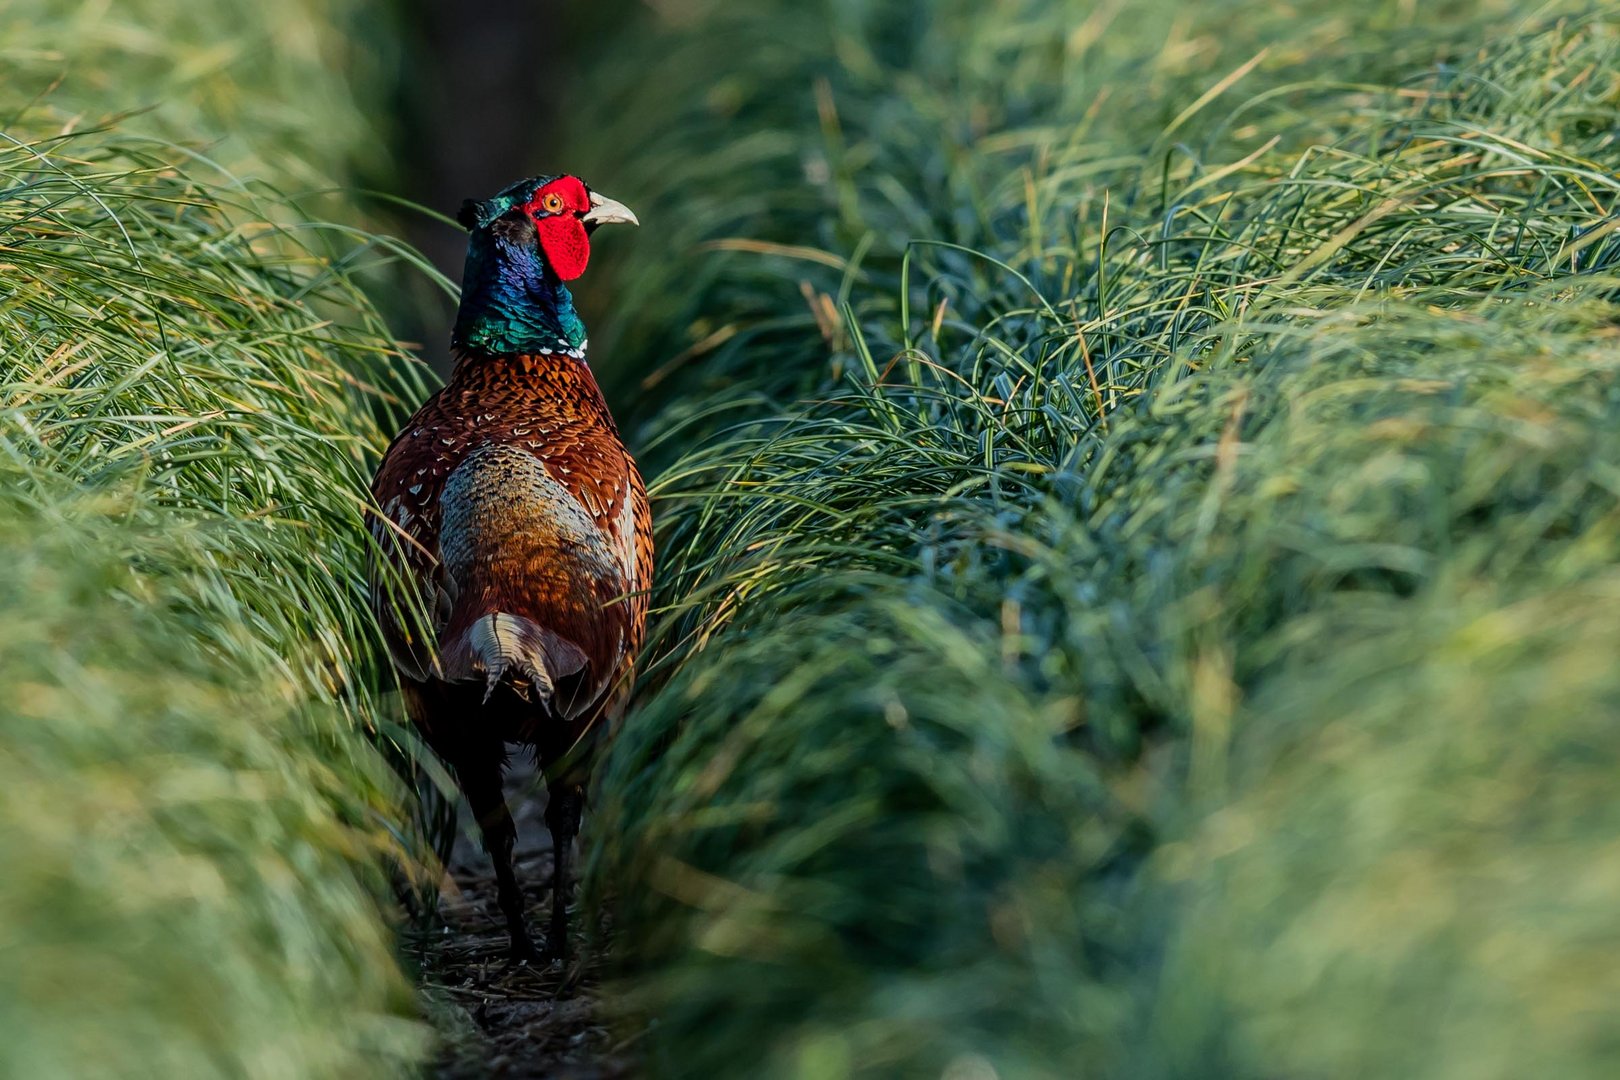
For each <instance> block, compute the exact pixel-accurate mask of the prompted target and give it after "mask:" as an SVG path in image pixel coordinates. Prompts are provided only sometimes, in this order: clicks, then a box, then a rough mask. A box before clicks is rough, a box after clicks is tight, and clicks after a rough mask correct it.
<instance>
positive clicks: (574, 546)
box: [372, 177, 653, 955]
mask: <svg viewBox="0 0 1620 1080" xmlns="http://www.w3.org/2000/svg"><path fill="white" fill-rule="evenodd" d="M559 179H566V180H569V181H572V178H555V177H548V178H541V179H540V180H537V181H526V182H525V183H524V184H520V185H514V187H513V188H509V189H507V192H504V193H503V194H502V195H501V196H497V198H496V199H495V200H489V201H488V202H486V203H482V204H469V210H468V211H464V216H463V221H464V222H465V223H467V224H469V225H471V226H472V227H473V234H472V237H471V239H470V240H469V244H468V257H467V270H466V276H465V279H464V284H463V299H462V306H461V312H460V315H459V317H458V319H457V324H456V331H455V336H454V338H453V341H454V346H455V349H456V366H455V370H454V372H453V374H452V375H451V378H450V381H449V382H448V383H447V384H446V385H445V387H444V388H443V389H442V390H440V391H439V392H438V393H436V394H434V395H433V396H432V397H430V398H429V399H428V400H427V402H426V403H425V404H423V406H422V407H421V408H420V409H419V410H418V411H417V413H416V414H415V415H414V416H413V417H412V418H411V419H410V421H409V422H408V423H407V424H406V425H405V428H404V429H403V430H402V431H401V432H400V434H399V436H398V437H397V438H396V439H395V440H394V443H393V445H392V446H390V447H389V449H388V453H387V455H386V456H385V458H384V460H383V463H382V466H381V468H380V469H379V470H378V472H377V476H376V479H375V480H374V481H373V484H372V495H373V497H374V499H375V501H376V505H377V509H378V511H379V514H378V517H377V518H376V519H375V521H374V523H373V528H372V534H373V537H374V539H375V540H376V551H377V559H376V562H375V565H374V567H373V573H372V582H373V597H374V604H375V608H376V614H377V618H378V620H379V623H380V626H381V629H382V632H383V637H384V640H385V642H386V643H387V646H388V650H389V654H390V656H391V658H392V659H393V662H394V664H395V666H396V668H397V669H398V671H399V673H400V676H401V683H402V686H403V687H404V690H405V698H406V704H407V709H408V711H409V712H410V716H411V719H412V721H413V722H414V723H415V725H416V726H417V728H418V729H419V730H420V731H421V732H422V734H423V736H424V738H425V739H426V741H427V742H428V744H429V745H430V746H432V747H433V749H434V750H435V751H436V752H437V753H438V754H439V755H440V756H441V757H443V758H444V759H445V761H446V762H448V763H449V764H450V765H451V766H452V767H453V768H454V769H455V771H456V774H457V777H458V779H459V780H460V781H461V784H462V787H463V790H464V791H465V792H466V794H467V797H468V801H469V802H470V803H471V804H472V807H473V810H474V812H475V813H476V814H477V815H478V817H479V819H480V824H481V825H482V826H483V828H484V832H485V841H486V846H488V847H489V848H490V851H491V854H492V855H493V856H494V858H495V861H496V870H497V875H498V876H499V877H500V879H501V893H502V907H503V909H505V911H506V914H507V917H508V923H509V926H510V929H511V931H512V938H513V949H514V952H515V953H516V954H519V955H527V953H528V951H529V946H528V938H527V932H526V930H525V928H524V926H523V921H522V911H521V909H522V905H521V897H520V894H519V893H518V890H517V886H516V883H515V879H514V878H513V877H512V871H511V867H510V852H511V845H512V842H513V835H512V825H511V820H510V817H509V815H508V814H507V810H506V806H505V802H504V799H503V798H502V795H501V791H500V775H501V768H502V765H503V763H504V760H505V745H506V744H508V743H518V744H521V745H526V746H529V747H532V748H533V749H534V751H535V753H536V756H537V758H538V761H539V763H540V765H541V767H542V768H543V769H544V770H546V773H547V780H548V784H549V786H550V789H551V796H552V798H551V801H552V806H551V807H550V808H548V811H547V821H548V824H550V825H551V827H552V831H553V834H554V840H555V841H556V842H557V844H558V860H559V861H558V865H557V881H556V882H554V888H553V892H554V896H555V898H556V899H555V902H554V907H553V920H552V927H551V941H550V945H551V948H552V950H553V952H557V953H560V952H562V951H563V950H564V949H565V948H566V935H565V927H564V926H563V920H564V912H563V908H562V902H563V900H562V898H563V896H564V894H565V891H566V879H567V854H566V848H567V847H568V844H569V842H570V841H571V839H572V833H573V830H574V828H575V827H576V825H577V820H578V811H579V804H580V801H581V800H582V798H583V790H582V785H583V779H584V768H585V757H586V752H587V751H588V750H589V749H590V746H591V744H593V743H594V742H595V741H596V740H597V739H598V738H599V737H601V736H602V735H603V734H605V733H606V732H607V731H610V730H611V727H612V725H613V723H614V722H615V721H616V720H617V719H618V716H619V715H620V713H621V712H622V710H623V708H624V705H625V702H626V699H627V697H628V694H629V690H630V682H631V674H632V667H633V664H634V661H635V657H636V654H637V652H638V650H639V649H640V647H641V645H642V641H643V637H644V632H645V623H646V614H647V589H648V587H649V585H650V584H651V577H652V556H653V552H652V530H651V518H650V514H649V511H648V505H647V496H646V490H645V488H644V486H643V484H642V481H641V476H640V474H639V473H638V472H637V470H636V465H635V462H634V461H633V460H632V458H631V457H630V454H629V453H628V452H627V451H626V450H625V447H624V444H623V442H622V441H621V440H620V437H619V433H618V429H617V428H616V426H615V425H614V423H613V419H612V417H611V415H610V414H609V412H608V408H607V403H606V402H605V401H604V400H603V398H602V394H601V391H600V390H599V389H598V387H597V384H596V380H595V378H594V377H593V376H592V375H591V372H590V369H589V367H588V366H587V365H586V363H585V361H584V359H583V350H584V341H585V339H584V327H583V326H582V325H579V322H578V316H577V315H575V314H574V309H573V304H572V301H571V298H569V296H568V290H567V287H566V286H565V285H564V284H563V282H562V281H561V280H560V279H559V277H558V275H557V273H556V272H555V271H554V269H553V267H552V266H551V265H550V261H549V259H548V258H547V257H546V252H547V250H548V249H547V247H546V245H545V243H544V242H543V240H542V237H543V236H544V233H541V234H538V235H537V232H536V225H537V224H538V225H539V226H540V227H541V228H542V229H543V228H545V227H546V226H547V224H548V222H547V221H546V219H545V217H544V216H541V217H540V218H539V220H538V222H537V221H536V220H535V205H534V200H536V199H538V198H540V195H539V194H537V193H544V192H547V191H548V190H554V189H555V185H556V184H557V183H558V182H559ZM573 183H575V184H577V183H578V182H577V181H573ZM548 184H551V185H553V188H551V189H548V188H547V185H548ZM579 191H580V192H581V194H580V195H579V196H578V197H577V198H575V197H572V196H571V198H572V200H573V203H578V202H579V201H580V200H583V199H584V198H585V197H586V196H585V194H583V193H585V192H586V189H585V188H584V187H583V185H579ZM513 193H516V197H514V198H509V197H508V196H509V195H512V194H513ZM585 205H586V207H587V208H588V207H589V206H590V205H592V204H591V203H586V204H585ZM620 209H622V208H620ZM563 212H566V213H575V214H580V215H583V214H584V213H585V211H583V210H580V209H579V208H578V206H577V205H573V204H572V203H571V204H570V205H569V206H568V207H566V208H565V210H564V211H563ZM626 213H627V212H626ZM559 216H560V215H559ZM631 220H633V218H631ZM583 235H584V234H583V233H581V236H583ZM578 268H579V269H583V257H581V259H580V262H579V265H578ZM401 587H402V588H403V589H405V590H408V591H410V592H414V593H416V594H417V597H418V599H419V600H420V601H421V604H420V608H421V610H423V611H426V612H427V613H428V619H427V621H428V623H429V625H426V626H416V625H412V624H411V622H410V621H409V620H408V619H406V618H403V617H402V616H401V614H400V611H401V605H399V604H396V603H395V602H394V600H395V599H396V598H397V593H396V592H395V590H397V589H398V588H401Z"/></svg>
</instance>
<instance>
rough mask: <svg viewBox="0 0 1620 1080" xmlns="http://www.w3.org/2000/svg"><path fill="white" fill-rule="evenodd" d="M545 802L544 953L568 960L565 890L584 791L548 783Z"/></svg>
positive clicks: (569, 881) (568, 887)
mask: <svg viewBox="0 0 1620 1080" xmlns="http://www.w3.org/2000/svg"><path fill="white" fill-rule="evenodd" d="M550 796H551V797H550V799H549V800H548V801H547V803H546V826H547V827H548V828H549V829H550V830H551V868H552V869H551V926H550V928H549V929H548V930H547V932H546V952H547V953H548V954H550V955H551V956H552V957H553V958H555V959H558V960H566V959H568V893H569V891H570V890H571V889H572V887H573V862H574V837H575V836H577V835H579V812H580V809H581V807H583V806H584V804H585V792H584V790H583V789H582V788H581V787H580V786H579V785H578V784H571V783H568V782H566V781H562V782H558V783H555V784H553V785H551V792H550Z"/></svg>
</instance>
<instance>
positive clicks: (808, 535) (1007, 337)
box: [571, 0, 1620, 1077]
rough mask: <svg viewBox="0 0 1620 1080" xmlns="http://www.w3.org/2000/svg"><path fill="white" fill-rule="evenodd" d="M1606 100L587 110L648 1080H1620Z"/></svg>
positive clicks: (1050, 68)
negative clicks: (629, 524)
mask: <svg viewBox="0 0 1620 1080" xmlns="http://www.w3.org/2000/svg"><path fill="white" fill-rule="evenodd" d="M1617 53H1620V20H1617V19H1616V18H1615V17H1614V16H1613V15H1612V14H1610V13H1608V12H1607V10H1606V9H1591V8H1586V7H1583V6H1581V5H1576V4H1564V3H1554V4H1548V5H1545V6H1543V7H1541V8H1539V9H1538V10H1537V11H1535V12H1533V13H1525V12H1522V11H1518V10H1517V9H1516V5H1511V4H1507V3H1485V4H1477V3H1476V4H1444V3H1436V4H1426V3H1410V2H1407V3H1372V4H1365V5H1360V6H1358V7H1357V8H1355V9H1345V8H1344V7H1342V6H1341V5H1329V4H1326V3H1304V4H1294V5H1289V6H1286V7H1284V6H1282V5H1271V4H1261V3H1251V2H1237V0H1233V2H1228V3H1219V4H1206V5H1198V6H1197V7H1196V8H1194V7H1192V6H1190V5H1177V4H1169V3H1154V2H1141V3H1124V4H1102V5H1090V4H1079V3H1063V2H1061V0H1009V2H1004V3H993V4H973V5H969V4H961V3H954V2H951V0H941V2H939V3H935V4H931V5H923V6H920V7H916V8H909V9H908V8H900V7H895V6H891V5H880V4H875V3H870V2H862V0H828V2H825V3H819V4H812V5H788V4H759V5H750V6H749V7H747V8H746V9H744V8H741V7H739V6H737V5H719V4H703V3H689V4H669V5H658V6H657V7H656V9H655V10H654V11H653V12H652V13H651V14H649V15H647V16H646V17H645V18H644V20H643V26H642V29H641V30H640V32H639V35H627V34H619V35H617V36H616V37H615V39H614V42H613V46H612V48H611V50H609V51H607V52H606V53H605V54H604V55H602V56H601V57H599V58H595V59H594V60H593V62H597V61H599V63H600V65H601V67H600V68H599V69H595V70H598V72H599V73H598V76H597V79H596V82H595V83H594V84H593V85H594V87H595V89H596V94H595V98H594V100H595V102H596V106H595V111H594V112H592V113H591V114H590V117H589V118H594V120H595V122H596V129H595V131H596V133H595V134H594V135H592V136H587V137H585V138H584V139H582V140H581V141H580V143H579V145H578V146H577V147H576V148H575V150H574V159H577V160H578V161H579V166H578V167H579V169H580V171H581V172H582V174H583V175H587V176H593V177H598V176H599V177H606V176H614V177H615V180H614V184H615V188H614V192H615V194H616V195H618V196H619V197H621V198H624V199H625V201H627V202H628V203H630V204H631V205H633V206H635V207H636V208H637V210H638V212H640V213H641V217H642V220H643V221H644V222H645V223H646V226H645V227H644V229H643V230H641V232H640V235H639V243H638V244H637V245H636V246H635V248H634V250H629V245H626V246H625V247H624V250H620V251H619V252H617V253H616V254H615V255H614V256H613V257H612V258H611V259H609V258H604V259H603V260H601V261H600V265H599V266H598V267H597V268H595V269H594V270H593V273H595V274H598V275H599V276H598V277H597V278H596V279H595V280H597V284H596V285H595V286H594V288H595V289H598V290H601V291H602V292H604V293H606V294H609V295H611V296H613V298H614V304H615V311H616V312H617V314H618V318H617V320H616V325H613V326H611V327H608V326H600V328H599V325H598V324H593V334H592V337H593V343H594V346H595V347H594V348H593V364H595V365H596V366H597V367H598V369H599V370H601V371H603V373H604V374H605V376H606V377H607V378H608V379H609V380H610V383H611V385H612V386H613V387H614V389H615V396H616V398H617V399H618V400H619V401H620V402H621V403H623V404H622V409H621V411H622V412H623V413H624V414H625V415H627V416H628V417H630V418H632V421H633V422H634V423H635V424H636V426H637V427H638V428H639V430H640V432H641V437H642V441H643V443H644V444H645V445H646V446H647V451H646V453H645V455H644V458H645V460H647V461H649V462H653V463H655V464H656V466H657V468H658V471H659V474H660V475H659V479H658V481H657V483H656V485H655V488H656V493H657V498H658V503H659V506H658V512H659V517H660V522H661V525H660V529H661V532H660V558H661V569H660V584H659V601H660V604H661V615H660V619H659V624H658V628H657V633H656V640H655V644H654V648H653V653H652V660H653V662H652V664H651V665H650V666H649V671H648V676H647V692H646V693H645V694H644V696H643V704H642V706H641V707H640V710H639V711H638V712H637V713H636V714H635V716H633V717H632V718H631V719H630V721H629V722H628V723H627V724H626V726H625V729H624V731H623V733H622V735H621V736H620V738H619V740H618V742H617V743H616V745H615V748H614V750H613V751H612V753H611V755H610V757H609V759H608V761H607V762H606V764H605V766H604V770H603V776H602V792H603V800H602V805H601V806H600V807H599V811H598V814H599V816H598V822H597V824H596V825H595V826H594V827H593V828H592V832H593V834H594V836H595V837H596V843H597V845H598V847H597V852H596V858H595V862H594V865H593V867H592V881H593V888H594V889H595V890H596V891H597V892H598V894H599V895H600V894H603V893H605V892H608V891H611V893H612V894H613V895H614V896H615V897H616V904H617V907H616V916H615V940H616V944H615V951H616V955H617V957H618V961H619V963H620V965H621V972H622V975H623V979H622V981H621V984H620V988H621V990H622V992H623V997H622V999H621V1000H623V1001H624V1003H625V1004H626V1007H627V1013H628V1014H631V1015H628V1016H627V1017H626V1022H627V1023H631V1024H637V1025H639V1024H642V1023H644V1022H645V1020H646V1018H648V1017H653V1018H656V1022H655V1023H652V1024H651V1025H650V1026H648V1027H646V1028H645V1029H644V1030H645V1033H644V1036H643V1037H644V1039H645V1040H646V1043H647V1045H648V1046H649V1055H650V1061H651V1063H652V1065H653V1068H654V1071H655V1072H657V1073H658V1074H661V1075H675V1076H687V1075H691V1076H699V1075H703V1076H708V1075H738V1076H744V1075H761V1074H764V1075H800V1076H806V1077H821V1076H827V1077H833V1076H843V1075H850V1074H860V1075H888V1074H900V1075H913V1074H943V1075H946V1076H953V1077H967V1076H990V1075H1002V1076H1052V1077H1058V1076H1075V1075H1129V1076H1160V1075H1162V1076H1204V1075H1235V1076H1277V1075H1286V1076H1300V1077H1308V1076H1324V1077H1325V1076H1344V1075H1410V1076H1435V1077H1453V1076H1456V1077H1462V1076H1469V1077H1477V1076H1500V1077H1511V1076H1520V1075H1526V1074H1529V1073H1542V1072H1546V1073H1551V1074H1555V1075H1560V1076H1592V1077H1597V1076H1607V1075H1612V1074H1613V1073H1614V1071H1615V1069H1616V1066H1617V1064H1620V1044H1617V1043H1616V1041H1615V1040H1614V1038H1613V1035H1612V1032H1613V1031H1614V1030H1616V1024H1615V1021H1616V1019H1617V1018H1616V1015H1615V1010H1614V1007H1613V1005H1612V1001H1613V999H1614V994H1613V986H1612V976H1611V975H1610V972H1612V971H1614V970H1616V968H1617V961H1620V935H1617V934H1616V933H1615V930H1614V926H1615V924H1614V920H1613V917H1612V908H1613V903H1614V899H1615V897H1616V882H1615V881H1614V880H1613V874H1612V873H1611V872H1610V871H1609V870H1608V869H1607V868H1608V867H1609V866H1610V865H1611V864H1612V863H1613V854H1614V852H1613V847H1614V839H1613V837H1614V835H1615V831H1614V828H1613V822H1612V821H1611V818H1612V816H1613V811H1612V809H1611V803H1612V800H1611V799H1609V798H1608V796H1607V793H1606V791H1605V784H1604V778H1606V777H1607V776H1609V775H1612V770H1613V765H1614V762H1613V760H1612V757H1613V754H1612V751H1611V750H1610V749H1609V744H1610V743H1612V742H1613V740H1612V738H1609V737H1608V736H1610V735H1611V734H1612V729H1613V727H1614V720H1615V717H1616V716H1617V715H1620V713H1617V705H1620V674H1617V671H1620V668H1617V665H1615V664H1614V662H1613V659H1612V658H1613V656H1614V655H1615V648H1616V645H1617V644H1620V642H1617V641H1616V640H1615V635H1614V632H1613V627H1614V619H1613V614H1612V612H1613V605H1614V599H1615V589H1616V587H1617V585H1616V576H1615V575H1616V562H1617V559H1616V556H1617V553H1620V546H1617V541H1620V536H1617V532H1616V530H1617V528H1620V483H1617V478H1620V436H1617V434H1616V433H1617V432H1620V423H1617V421H1620V387H1617V381H1616V374H1617V366H1620V341H1617V338H1616V331H1615V327H1616V325H1617V320H1620V307H1617V304H1616V297H1617V296H1620V292H1617V286H1620V279H1617V277H1616V273H1615V271H1616V268H1617V267H1620V241H1617V240H1616V239H1615V223H1616V220H1617V218H1616V216H1615V212H1616V211H1615V199H1616V189H1617V181H1616V179H1615V175H1616V173H1617V171H1620V139H1617V136H1616V132H1617V131H1620V81H1617V78H1616V76H1615V71H1616V70H1617V59H1620V56H1617ZM580 127H581V129H583V130H587V131H589V130H591V125H590V124H588V123H582V124H581V125H580ZM571 160H573V159H571ZM603 182H604V183H605V181H603ZM603 271H607V274H606V275H605V276H606V277H607V278H608V279H609V280H607V281H604V280H602V276H604V275H602V272H603ZM634 1017H640V1018H641V1019H639V1020H638V1019H635V1018H634Z"/></svg>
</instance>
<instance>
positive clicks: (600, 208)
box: [580, 191, 641, 225]
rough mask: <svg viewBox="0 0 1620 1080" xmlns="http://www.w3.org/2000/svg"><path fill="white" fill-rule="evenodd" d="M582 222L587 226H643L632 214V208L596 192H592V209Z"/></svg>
mask: <svg viewBox="0 0 1620 1080" xmlns="http://www.w3.org/2000/svg"><path fill="white" fill-rule="evenodd" d="M580 220H581V221H583V222H585V224H587V225H612V224H617V223H619V222H628V223H629V224H631V225H640V224H641V222H639V221H637V220H636V215H634V214H632V213H631V212H630V208H629V207H628V206H626V205H624V203H622V202H615V201H614V200H613V199H610V198H608V197H607V196H606V195H598V194H597V193H596V192H594V191H593V192H591V208H590V210H589V211H588V212H587V213H586V214H585V216H584V217H583V218H581V219H580Z"/></svg>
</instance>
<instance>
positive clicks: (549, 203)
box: [540, 191, 563, 214]
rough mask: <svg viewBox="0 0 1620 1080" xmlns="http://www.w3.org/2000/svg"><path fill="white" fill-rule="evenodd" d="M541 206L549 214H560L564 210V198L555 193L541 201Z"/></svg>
mask: <svg viewBox="0 0 1620 1080" xmlns="http://www.w3.org/2000/svg"><path fill="white" fill-rule="evenodd" d="M540 205H541V206H542V207H544V208H545V211H546V213H548V214H556V213H560V212H561V211H562V208H563V201H562V196H561V195H558V194H557V193H556V192H555V191H553V192H552V193H550V194H549V195H547V196H546V197H545V198H543V199H541V200H540Z"/></svg>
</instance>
